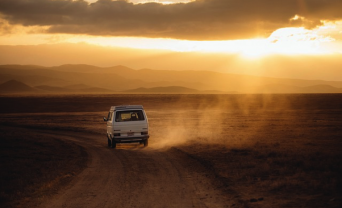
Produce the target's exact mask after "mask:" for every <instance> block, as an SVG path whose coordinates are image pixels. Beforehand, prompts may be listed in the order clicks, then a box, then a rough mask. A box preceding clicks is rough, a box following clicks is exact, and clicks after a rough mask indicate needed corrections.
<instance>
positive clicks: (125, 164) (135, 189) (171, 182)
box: [39, 132, 231, 208]
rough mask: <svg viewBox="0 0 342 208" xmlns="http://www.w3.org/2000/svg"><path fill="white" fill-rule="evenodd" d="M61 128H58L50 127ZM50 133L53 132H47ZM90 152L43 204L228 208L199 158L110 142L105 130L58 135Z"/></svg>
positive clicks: (224, 198) (54, 205) (174, 151)
mask: <svg viewBox="0 0 342 208" xmlns="http://www.w3.org/2000/svg"><path fill="white" fill-rule="evenodd" d="M51 133H54V134H55V133H56V132H51ZM48 134H49V133H48ZM59 137H60V139H63V140H69V141H73V142H74V143H76V144H78V145H81V146H82V147H84V148H85V149H86V151H87V152H88V154H89V162H88V165H87V168H86V169H85V170H84V171H83V172H82V173H81V174H80V175H78V176H77V177H76V178H75V180H73V181H72V182H71V184H69V185H68V186H67V187H64V188H62V189H61V190H58V193H57V194H56V195H54V196H52V198H48V199H44V200H43V201H41V202H40V205H39V206H40V207H73V208H75V207H120V208H124V207H229V205H231V203H229V201H227V198H226V196H224V195H223V194H222V193H221V192H220V191H219V190H216V189H215V187H213V185H212V184H211V182H210V179H209V178H210V177H209V178H208V172H206V170H205V169H204V167H202V166H201V165H200V164H199V163H197V161H196V160H193V159H191V158H189V157H187V155H186V154H184V153H182V152H180V151H177V150H176V149H168V150H157V149H154V148H153V146H152V145H150V146H152V147H147V148H143V147H142V146H139V145H135V144H119V145H118V147H117V149H111V148H108V147H107V146H106V143H105V139H104V138H102V135H95V134H93V135H89V134H88V135H86V134H83V135H82V134H81V135H80V134H76V133H75V134H74V133H62V134H59Z"/></svg>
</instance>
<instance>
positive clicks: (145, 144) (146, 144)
mask: <svg viewBox="0 0 342 208" xmlns="http://www.w3.org/2000/svg"><path fill="white" fill-rule="evenodd" d="M147 146H148V139H146V140H145V141H144V147H147Z"/></svg>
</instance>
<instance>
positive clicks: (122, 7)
mask: <svg viewBox="0 0 342 208" xmlns="http://www.w3.org/2000/svg"><path fill="white" fill-rule="evenodd" d="M341 5H342V2H340V1H324V2H314V1H304V0H291V1H286V2H273V1H272V2H271V3H270V2H269V0H262V1H258V2H255V1H251V0H245V1H233V0H131V1H112V0H106V1H97V0H88V1H83V0H80V1H72V0H44V1H33V0H28V1H27V0H25V1H24V0H4V1H1V2H0V15H1V18H0V52H1V54H3V55H2V57H0V64H21V65H41V66H59V65H63V64H88V65H94V66H100V67H106V66H107V67H108V66H116V65H124V66H127V67H129V68H134V69H141V68H150V69H158V70H198V71H203V70H204V71H215V72H221V73H232V74H242V75H253V76H262V77H278V78H290V79H308V80H318V79H319V80H331V81H342V73H341V68H342V62H341V61H340V60H341V59H342V15H341V13H340V11H339V9H338V8H341ZM208 8H210V9H208ZM96 20H97V21H96Z"/></svg>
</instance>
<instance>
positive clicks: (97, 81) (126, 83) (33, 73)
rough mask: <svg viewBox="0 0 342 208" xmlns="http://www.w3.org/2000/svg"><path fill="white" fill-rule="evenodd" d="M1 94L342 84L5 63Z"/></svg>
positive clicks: (306, 88)
mask: <svg viewBox="0 0 342 208" xmlns="http://www.w3.org/2000/svg"><path fill="white" fill-rule="evenodd" d="M0 93H1V94H11V93H179V94H182V93H183V94H200V93H202V94H219V93H342V81H324V80H305V79H287V78H272V77H258V76H251V75H241V74H229V73H220V72H213V71H195V70H183V71H177V70H154V69H140V70H135V69H131V68H128V67H125V66H114V67H97V66H91V65H81V64H79V65H61V66H53V67H44V66H35V65H0Z"/></svg>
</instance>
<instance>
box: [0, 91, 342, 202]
mask: <svg viewBox="0 0 342 208" xmlns="http://www.w3.org/2000/svg"><path fill="white" fill-rule="evenodd" d="M0 101H1V102H0V103H1V105H3V106H1V107H2V108H0V111H2V120H1V122H0V123H3V124H7V125H20V126H25V127H29V128H33V129H34V128H39V129H41V128H43V129H52V130H56V131H59V130H69V131H83V132H84V131H86V132H92V133H98V134H102V135H103V138H105V136H104V134H105V125H104V123H103V121H102V117H103V116H105V115H106V114H107V111H108V110H109V106H111V105H120V104H142V105H144V107H145V109H146V111H147V115H148V117H149V122H150V134H151V138H150V146H151V147H160V148H168V147H174V148H177V149H179V150H181V151H182V152H184V153H185V154H187V155H189V156H190V157H192V158H194V159H196V160H198V161H199V162H201V164H202V165H203V166H205V167H206V168H207V170H208V171H209V172H211V173H212V176H208V177H212V180H213V183H214V184H215V185H216V186H217V187H218V188H220V189H221V190H222V191H225V192H226V193H227V195H230V196H232V199H231V201H232V202H231V204H230V205H231V206H233V205H234V207H310V208H311V207H341V205H342V198H341V196H342V190H341V187H342V179H341V178H342V177H341V176H342V162H341V161H342V160H341V158H342V151H341V150H342V140H341V138H342V120H341V117H342V109H341V106H342V95H340V94H335V95H189V96H186V95H113V96H110V95H107V96H95V95H92V96H84V95H83V96H50V97H24V98H20V97H0ZM20 102H21V103H23V102H25V103H26V105H27V106H28V108H20V106H19V104H18V103H20ZM3 103H5V104H3ZM37 103H39V105H37ZM16 109H20V110H19V111H21V112H18V111H17V110H16ZM23 117H24V118H25V121H26V122H25V123H23V122H22V118H23ZM104 142H105V139H104ZM41 153H42V154H43V153H44V152H41ZM30 155H31V156H32V155H35V153H34V151H33V152H31V153H30ZM43 155H44V154H43ZM52 181H53V180H52ZM18 183H19V182H18ZM19 185H20V183H19ZM9 189H10V188H9Z"/></svg>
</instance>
